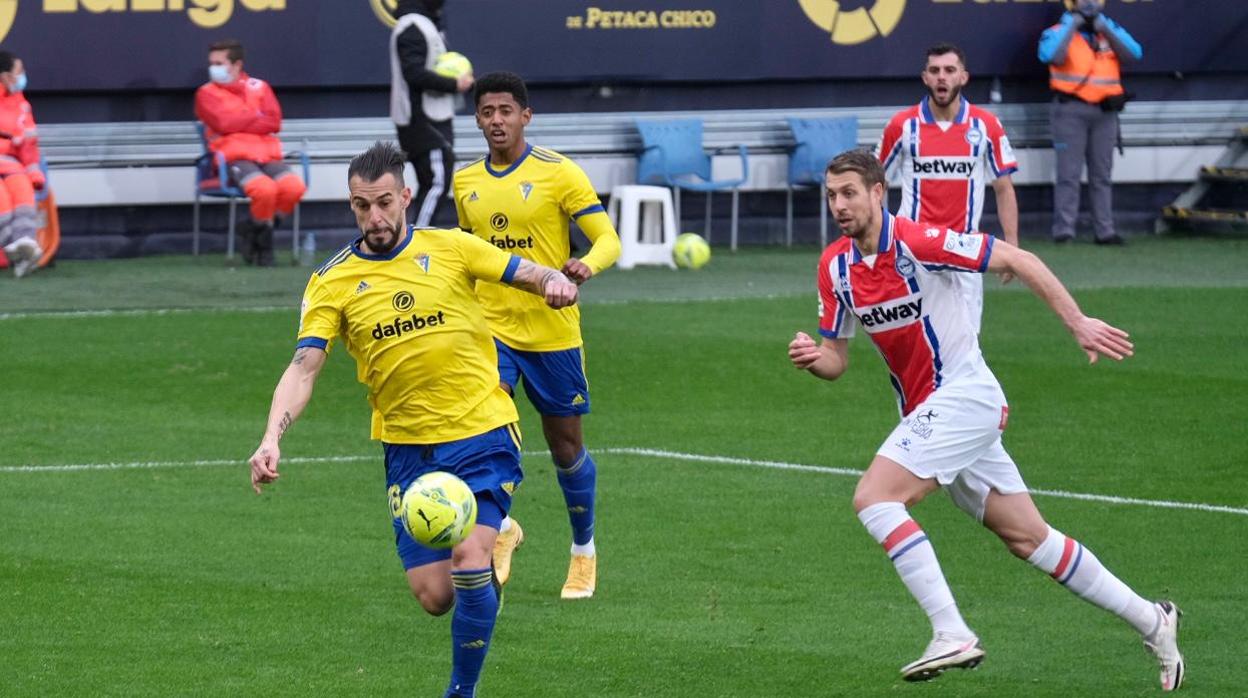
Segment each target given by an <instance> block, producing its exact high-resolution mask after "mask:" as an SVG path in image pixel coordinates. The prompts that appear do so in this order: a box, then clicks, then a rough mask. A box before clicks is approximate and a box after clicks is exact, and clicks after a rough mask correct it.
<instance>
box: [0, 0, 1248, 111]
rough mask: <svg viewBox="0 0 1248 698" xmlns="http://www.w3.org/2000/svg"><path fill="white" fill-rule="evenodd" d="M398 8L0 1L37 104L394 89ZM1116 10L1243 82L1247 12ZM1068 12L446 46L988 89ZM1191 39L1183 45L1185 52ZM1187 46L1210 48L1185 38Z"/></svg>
mask: <svg viewBox="0 0 1248 698" xmlns="http://www.w3.org/2000/svg"><path fill="white" fill-rule="evenodd" d="M394 4H395V0H22V2H18V0H0V45H2V46H3V47H4V48H5V49H7V50H10V51H14V52H15V53H17V54H18V55H20V56H22V57H23V58H25V59H26V62H27V64H28V65H29V66H30V69H31V74H32V83H31V85H32V89H35V90H93V89H99V90H117V89H167V88H172V89H177V88H188V87H193V86H195V85H198V84H200V83H202V82H203V81H204V80H205V67H204V64H205V54H206V46H207V44H208V43H209V42H210V41H213V40H215V39H220V38H225V37H232V38H238V39H240V40H242V41H243V43H244V44H245V45H246V46H247V47H248V49H249V53H250V55H249V58H248V65H249V67H250V68H251V69H252V71H253V72H254V73H256V74H257V75H260V76H263V77H264V78H265V79H267V80H269V82H271V83H273V84H274V85H278V86H314V87H315V86H319V87H342V86H381V85H385V84H388V81H389V63H388V59H387V56H386V39H387V32H388V29H389V26H388V24H389V22H392V19H391V18H390V17H389V10H390V9H392V8H393V6H394ZM1192 4H1193V3H1189V2H1183V1H1182V0H1109V2H1108V5H1107V8H1106V12H1107V13H1108V14H1110V15H1111V16H1112V17H1114V18H1115V19H1117V20H1118V21H1120V22H1121V23H1122V24H1123V25H1124V26H1126V27H1127V28H1128V29H1129V30H1130V31H1131V32H1132V33H1133V34H1134V35H1135V36H1136V38H1137V39H1139V41H1140V43H1141V44H1143V45H1144V49H1145V59H1144V62H1143V64H1142V65H1141V66H1138V67H1136V68H1135V70H1138V71H1148V72H1171V71H1182V72H1185V73H1201V72H1220V71H1244V70H1248V52H1245V51H1242V50H1234V49H1232V48H1231V47H1234V46H1243V45H1245V44H1246V43H1248V23H1245V22H1244V21H1243V12H1242V9H1241V8H1240V5H1241V3H1238V2H1209V3H1201V9H1200V11H1199V12H1193V11H1192V7H1191V6H1192ZM1061 8H1062V5H1061V3H1060V1H1059V0H753V1H750V0H448V2H447V7H446V14H447V27H448V34H449V40H450V41H449V43H450V45H451V47H452V48H454V49H455V50H458V51H460V52H463V53H465V54H467V55H468V56H469V57H470V58H471V59H472V60H473V63H474V64H475V65H476V67H477V70H478V72H482V71H486V70H494V69H502V68H506V69H510V70H514V71H516V72H519V73H521V74H522V75H524V76H525V77H527V78H528V79H530V80H534V81H554V82H558V81H586V80H588V81H612V80H615V81H624V80H636V81H695V80H696V81H716V80H760V79H763V80H765V79H814V78H828V77H834V78H860V77H881V76H883V77H889V76H895V77H900V76H912V75H914V74H915V73H916V72H917V71H918V66H919V63H920V61H921V56H922V52H923V49H924V48H925V47H926V46H928V45H930V44H932V43H934V42H936V41H953V42H956V43H958V44H961V45H962V46H963V47H964V48H966V49H967V50H968V53H969V54H970V64H971V65H970V68H971V70H972V71H973V72H976V73H979V74H985V73H990V74H999V75H1033V74H1034V75H1037V76H1042V75H1043V74H1044V70H1043V68H1042V67H1041V66H1040V65H1039V64H1038V63H1037V61H1036V57H1035V54H1036V41H1037V39H1038V37H1039V34H1040V32H1041V31H1042V30H1043V29H1044V28H1045V27H1046V26H1047V25H1049V24H1050V23H1052V22H1053V21H1055V19H1056V18H1057V17H1058V15H1059V14H1060V13H1061ZM1184 37H1188V38H1187V39H1185V38H1184ZM1190 37H1200V40H1199V41H1192V40H1191V39H1190Z"/></svg>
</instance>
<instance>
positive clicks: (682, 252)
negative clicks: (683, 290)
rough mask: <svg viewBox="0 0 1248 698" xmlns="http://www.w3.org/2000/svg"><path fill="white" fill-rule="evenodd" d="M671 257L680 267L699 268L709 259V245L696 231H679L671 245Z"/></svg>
mask: <svg viewBox="0 0 1248 698" xmlns="http://www.w3.org/2000/svg"><path fill="white" fill-rule="evenodd" d="M672 259H673V260H674V261H675V262H676V266H678V267H680V268H681V269H701V268H702V267H704V266H706V263H707V262H709V261H711V246H710V245H708V244H706V240H703V239H702V236H701V235H698V234H696V233H681V234H680V235H677V236H676V244H674V245H672Z"/></svg>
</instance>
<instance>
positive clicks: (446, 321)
mask: <svg viewBox="0 0 1248 698" xmlns="http://www.w3.org/2000/svg"><path fill="white" fill-rule="evenodd" d="M358 244H359V243H358V241H357V242H355V243H352V244H351V245H349V246H347V247H345V248H343V249H342V250H341V251H339V252H338V253H337V254H335V255H334V256H333V257H331V258H330V259H329V260H327V261H326V262H325V264H323V265H322V266H321V268H319V269H317V270H316V271H315V272H314V273H313V274H312V278H311V279H310V280H309V281H308V286H307V289H306V290H305V291H304V295H303V312H302V315H301V319H300V323H299V346H300V347H305V346H312V347H319V348H322V349H325V350H326V351H329V349H330V344H331V343H332V342H333V341H334V340H335V339H337V338H339V337H341V338H342V340H343V342H344V343H345V344H346V347H347V351H348V352H350V353H351V356H352V357H354V358H355V362H356V377H357V378H358V379H359V381H360V382H361V383H363V384H364V385H366V386H368V402H369V405H371V406H372V408H373V426H372V437H373V438H374V439H379V440H381V441H385V442H387V443H399V444H432V443H443V442H446V441H454V440H457V439H462V438H467V437H469V436H475V435H477V434H483V433H485V432H487V431H489V430H491V429H495V428H497V427H500V426H502V425H504V424H510V423H512V422H515V421H517V420H518V419H519V417H518V415H517V414H516V406H515V404H514V403H513V402H512V401H511V398H510V397H509V396H508V395H507V393H505V392H503V390H502V389H501V388H499V386H498V352H497V350H496V349H495V347H494V339H493V337H492V336H491V334H490V329H489V326H488V325H487V324H486V321H485V316H484V315H483V314H482V311H481V305H480V303H479V302H478V301H477V298H476V295H475V293H474V285H475V284H476V282H477V280H483V281H499V280H502V281H509V280H510V279H511V277H512V275H513V274H514V273H515V271H516V267H518V266H519V264H520V258H519V257H516V256H514V255H509V254H507V253H505V252H503V251H502V250H499V249H498V248H496V247H494V246H492V245H490V244H488V243H485V242H482V241H481V240H478V239H477V238H475V237H473V236H471V235H465V234H464V232H463V231H461V230H458V229H452V230H434V229H428V228H420V229H418V228H410V227H409V228H408V234H407V237H406V239H404V240H403V242H401V243H399V245H398V246H396V247H395V248H394V249H393V250H391V251H390V253H388V254H385V255H370V254H367V253H365V252H363V251H361V250H360V249H359V247H358Z"/></svg>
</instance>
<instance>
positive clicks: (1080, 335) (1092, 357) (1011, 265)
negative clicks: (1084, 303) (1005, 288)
mask: <svg viewBox="0 0 1248 698" xmlns="http://www.w3.org/2000/svg"><path fill="white" fill-rule="evenodd" d="M988 271H992V272H998V273H1001V272H1008V273H1011V274H1013V275H1015V276H1017V277H1018V278H1019V279H1021V280H1022V282H1023V283H1025V284H1027V287H1028V288H1030V289H1031V291H1032V293H1035V294H1036V295H1037V296H1039V297H1040V299H1041V300H1043V301H1044V302H1045V303H1047V304H1048V305H1049V307H1050V308H1052V309H1053V312H1054V313H1056V314H1057V316H1058V317H1059V318H1061V319H1062V322H1063V323H1065V325H1066V329H1067V330H1069V331H1070V334H1071V335H1073V336H1074V338H1075V341H1076V342H1079V346H1080V347H1082V348H1083V351H1084V352H1085V353H1086V354H1087V355H1088V362H1089V363H1096V360H1097V358H1098V357H1099V356H1101V355H1104V356H1107V357H1109V358H1111V359H1113V360H1115V361H1122V360H1123V359H1125V358H1126V357H1128V356H1131V355H1132V354H1133V353H1134V351H1133V350H1134V348H1135V347H1134V346H1133V345H1132V344H1131V341H1130V340H1129V339H1128V336H1129V335H1128V334H1127V333H1126V332H1124V331H1123V330H1120V329H1118V328H1117V327H1114V326H1112V325H1108V324H1106V323H1104V322H1102V321H1100V320H1098V319H1096V318H1091V317H1088V316H1087V315H1084V314H1083V311H1082V310H1080V309H1079V304H1078V303H1075V299H1074V298H1072V297H1071V295H1070V293H1069V292H1068V291H1067V290H1066V287H1065V286H1062V282H1061V281H1058V279H1057V277H1056V276H1054V275H1053V272H1052V271H1050V270H1049V268H1048V267H1046V266H1045V265H1044V262H1042V261H1040V258H1039V257H1037V256H1035V255H1034V254H1032V253H1030V252H1028V251H1026V250H1020V249H1018V248H1017V247H1015V246H1013V245H1011V244H1009V243H1008V242H1005V241H1003V240H997V241H996V243H995V244H994V245H993V248H992V257H991V258H990V259H989V260H988Z"/></svg>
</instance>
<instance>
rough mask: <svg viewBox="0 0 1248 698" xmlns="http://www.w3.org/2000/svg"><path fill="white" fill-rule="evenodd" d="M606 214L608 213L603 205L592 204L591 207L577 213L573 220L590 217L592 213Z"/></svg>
mask: <svg viewBox="0 0 1248 698" xmlns="http://www.w3.org/2000/svg"><path fill="white" fill-rule="evenodd" d="M606 212H607V209H605V208H603V207H602V204H590V205H589V206H586V207H585V208H583V209H581V210H579V211H577V212H576V213H573V214H572V219H573V220H576V219H577V218H580V217H581V216H588V215H589V214H591V213H606Z"/></svg>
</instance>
